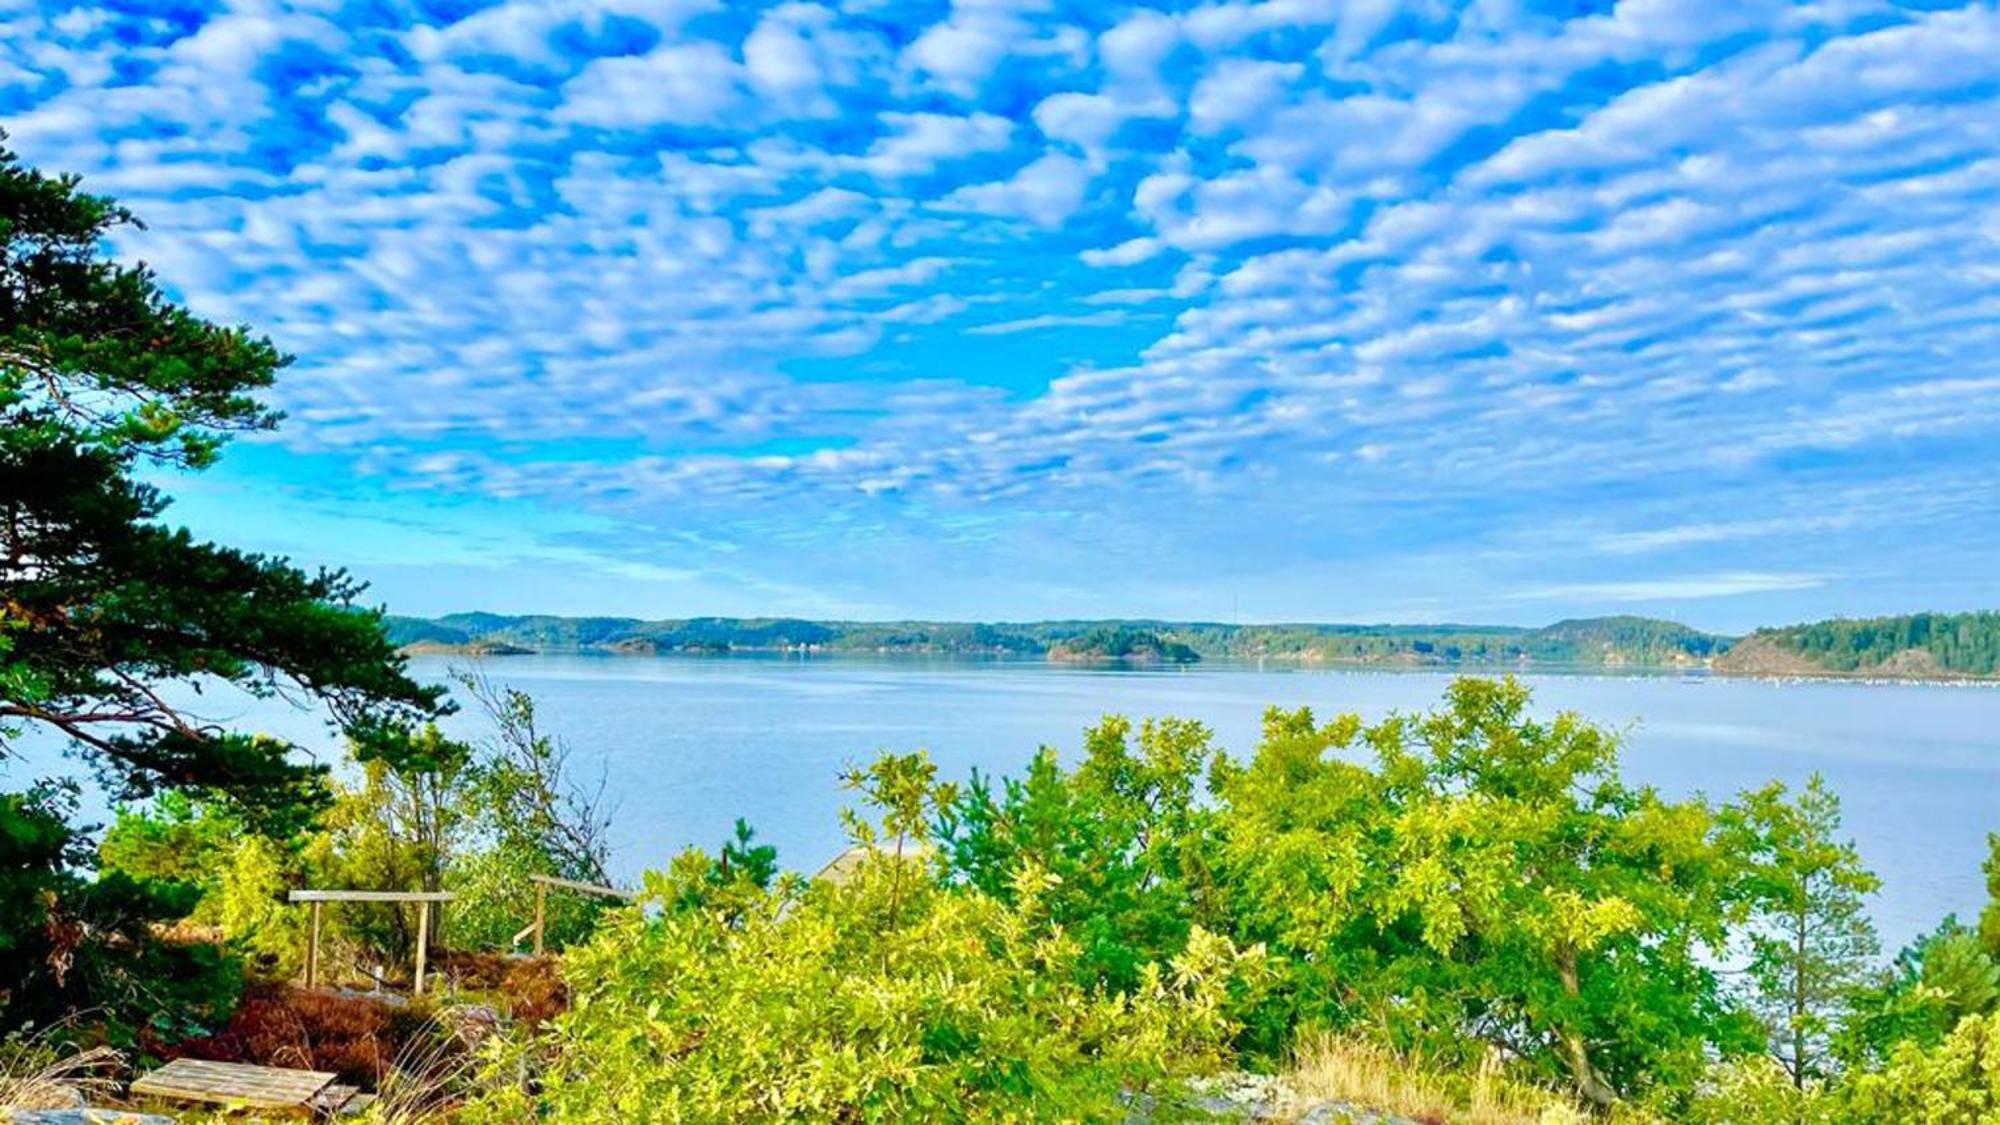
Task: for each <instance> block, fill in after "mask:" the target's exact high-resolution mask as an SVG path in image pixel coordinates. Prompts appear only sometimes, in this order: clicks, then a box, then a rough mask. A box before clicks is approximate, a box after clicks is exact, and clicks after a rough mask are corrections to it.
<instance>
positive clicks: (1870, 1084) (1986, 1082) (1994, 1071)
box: [1841, 1013, 2000, 1125]
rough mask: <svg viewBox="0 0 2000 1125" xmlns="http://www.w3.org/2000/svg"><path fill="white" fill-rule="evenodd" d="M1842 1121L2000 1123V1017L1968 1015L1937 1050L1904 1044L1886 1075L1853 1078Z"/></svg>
mask: <svg viewBox="0 0 2000 1125" xmlns="http://www.w3.org/2000/svg"><path fill="white" fill-rule="evenodd" d="M1841 1120H1842V1121H1846V1122H1854V1123H1855V1125H1994V1123H1995V1122H2000V1013H1996V1014H1993V1015H1983V1016H1967V1017H1966V1018H1965V1019H1963V1020H1961V1021H1959V1024H1958V1026H1957V1027H1956V1028H1955V1029H1953V1030H1952V1032H1951V1034H1949V1035H1947V1036H1945V1038H1944V1039H1943V1041H1941V1042H1940V1043H1938V1044H1937V1045H1936V1046H1933V1047H1930V1048H1928V1049H1927V1048H1925V1047H1923V1046H1922V1045H1920V1044H1919V1043H1917V1042H1915V1041H1905V1042H1903V1043H1901V1044H1899V1045H1898V1046H1897V1047H1896V1048H1895V1050H1894V1051H1893V1052H1891V1053H1890V1055H1889V1061H1888V1064H1887V1065H1886V1066H1884V1067H1883V1068H1882V1069H1881V1070H1880V1071H1875V1072H1869V1073H1862V1074H1857V1075H1855V1076H1854V1077H1853V1079H1852V1081H1851V1083H1850V1088H1849V1090H1848V1092H1847V1097H1846V1101H1845V1104H1844V1105H1843V1107H1842V1117H1841Z"/></svg>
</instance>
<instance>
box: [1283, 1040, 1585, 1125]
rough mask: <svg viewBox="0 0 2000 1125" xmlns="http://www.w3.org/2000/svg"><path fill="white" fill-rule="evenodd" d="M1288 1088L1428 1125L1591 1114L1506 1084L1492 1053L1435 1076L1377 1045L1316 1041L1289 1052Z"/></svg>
mask: <svg viewBox="0 0 2000 1125" xmlns="http://www.w3.org/2000/svg"><path fill="white" fill-rule="evenodd" d="M1286 1083H1287V1085H1289V1086H1290V1087H1291V1088H1292V1090H1293V1091H1294V1092H1295V1093H1296V1094H1297V1095H1298V1096H1299V1097H1300V1098H1302V1099H1304V1100H1305V1101H1306V1102H1308V1103H1311V1102H1318V1101H1341V1102H1352V1103H1353V1104H1355V1105H1357V1106H1361V1107H1365V1108H1367V1109H1372V1110H1377V1111H1383V1112H1388V1113H1395V1114H1400V1115H1401V1116H1404V1117H1409V1118H1412V1119H1414V1120H1416V1121H1420V1122H1425V1123H1426V1125H1444V1123H1446V1122H1449V1123H1450V1125H1581V1123H1583V1122H1585V1121H1588V1120H1589V1115H1588V1114H1586V1113H1585V1112H1584V1111H1583V1110H1582V1109H1581V1108H1579V1107H1578V1106H1577V1105H1575V1104H1574V1103H1572V1102H1570V1101H1568V1100H1566V1099H1564V1098H1562V1097H1561V1096H1559V1095H1557V1094H1555V1093H1553V1092H1552V1091H1549V1090H1545V1089H1543V1088H1541V1087H1539V1086H1535V1085H1533V1084H1530V1083H1526V1082H1522V1081H1520V1080H1519V1079H1517V1078H1513V1077H1510V1076H1509V1075H1508V1074H1507V1073H1506V1068H1505V1066H1504V1065H1503V1064H1502V1062H1501V1060H1500V1058H1499V1056H1498V1055H1497V1054H1488V1055H1487V1057H1486V1058H1485V1059H1483V1060H1482V1061H1481V1062H1480V1065H1479V1067H1478V1068H1477V1069H1476V1070H1474V1071H1473V1072H1472V1073H1470V1074H1464V1073H1454V1072H1450V1071H1444V1070H1439V1069H1434V1068H1432V1067H1429V1066H1426V1065H1424V1064H1423V1063H1422V1062H1421V1061H1420V1060H1415V1059H1410V1058H1406V1057H1404V1056H1402V1055H1399V1054H1397V1053H1396V1052H1395V1051H1392V1050H1390V1049H1389V1048H1387V1047H1384V1046H1382V1045H1380V1044H1378V1043H1373V1042H1370V1041H1367V1040H1364V1039H1357V1038H1353V1037H1351V1036H1341V1035H1318V1036H1313V1037H1311V1038H1308V1039H1307V1040H1305V1041H1304V1042H1302V1043H1300V1045H1299V1046H1298V1048H1297V1049H1296V1050H1295V1051H1294V1052H1293V1057H1292V1063H1291V1069H1290V1071H1289V1072H1288V1073H1287V1075H1286Z"/></svg>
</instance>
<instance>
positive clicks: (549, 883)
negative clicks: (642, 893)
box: [528, 875, 639, 898]
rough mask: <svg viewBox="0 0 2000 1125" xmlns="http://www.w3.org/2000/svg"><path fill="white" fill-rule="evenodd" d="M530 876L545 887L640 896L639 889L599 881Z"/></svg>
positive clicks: (585, 892)
mask: <svg viewBox="0 0 2000 1125" xmlns="http://www.w3.org/2000/svg"><path fill="white" fill-rule="evenodd" d="M528 878H530V879H533V880H534V881H535V882H537V883H540V884H541V885H542V886H544V887H561V888H563V889H564V890H570V891H581V892H582V893H584V894H587V895H604V896H605V897H607V898H638V897H639V892H638V891H621V890H619V889H618V888H617V887H607V886H603V885H602V884H599V883H579V882H577V881H576V880H575V879H558V878H556V877H555V876H554V875H530V876H528Z"/></svg>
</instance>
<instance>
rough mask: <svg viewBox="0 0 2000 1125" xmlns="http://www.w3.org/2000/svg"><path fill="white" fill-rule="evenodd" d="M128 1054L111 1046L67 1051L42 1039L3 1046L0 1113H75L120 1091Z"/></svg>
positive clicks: (10, 1042)
mask: <svg viewBox="0 0 2000 1125" xmlns="http://www.w3.org/2000/svg"><path fill="white" fill-rule="evenodd" d="M124 1070H125V1056H124V1055H123V1054H122V1053H120V1052H118V1051H114V1050H112V1049H111V1048H109V1047H91V1048H88V1049H86V1050H81V1051H67V1052H66V1051H63V1050H61V1049H59V1048H58V1047H57V1046H56V1045H55V1044H54V1043H52V1042H50V1041H49V1040H47V1039H46V1038H44V1037H42V1036H36V1037H34V1038H31V1039H26V1040H15V1039H9V1040H7V1041H6V1042H5V1043H4V1044H0V1110H9V1109H72V1108H75V1107H76V1106H79V1105H85V1104H88V1103H90V1102H92V1101H101V1100H104V1099H107V1098H110V1097H112V1096H115V1095H116V1094H117V1093H118V1089H119V1077H120V1075H122V1074H123V1073H124Z"/></svg>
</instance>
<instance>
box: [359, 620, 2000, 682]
mask: <svg viewBox="0 0 2000 1125" xmlns="http://www.w3.org/2000/svg"><path fill="white" fill-rule="evenodd" d="M383 626H384V630H385V632H386V633H387V635H388V637H389V639H390V640H391V641H392V642H394V643H396V644H397V645H398V646H400V647H402V648H403V650H404V651H406V652H410V653H416V654H426V655H449V656H467V657H487V656H495V657H497V656H516V655H528V654H531V653H539V652H551V653H584V652H595V653H604V654H620V655H633V656H717V655H736V654H742V655H753V654H755V655H767V656H768V655H802V656H811V657H822V658H823V657H830V656H862V657H868V656H873V657H915V658H932V659H936V658H948V659H967V660H1024V661H1036V662H1043V663H1050V664H1063V665H1071V666H1078V667H1106V668H1134V667H1147V668H1151V667H1186V666H1189V665H1194V664H1199V663H1202V662H1205V661H1217V660H1220V661H1239V662H1261V663H1264V664H1269V665H1278V666H1291V667H1298V668H1355V669H1378V670H1391V671H1424V670H1429V671H1438V670H1442V671H1465V672H1487V673H1493V672H1506V671H1516V672H1597V673H1607V674H1619V673H1626V674H1633V675H1662V674H1664V675H1673V674H1701V675H1713V676H1717V677H1723V678H1730V679H1767V680H1778V681H1785V680H1807V679H1813V680H1838V681H1842V682H1854V683H1936V684H1960V683H1993V682H2000V613H1962V614H1932V613H1920V614H1909V615H1905V616H1902V617H1887V618H1870V619H1861V620H1856V619H1849V618H1834V619H1831V620H1828V621H1821V622H1814V623H1809V624H1804V625H1790V626H1782V627H1775V628H1763V629H1758V630H1756V631H1755V632H1752V633H1751V634H1749V635H1748V636H1743V637H1732V636H1726V635H1723V634H1718V633H1707V632H1703V631H1701V630H1699V629H1695V628H1692V627H1690V626H1687V625H1683V624H1681V623H1679V622H1675V621H1665V620H1660V619H1657V618H1648V617H1636V616H1629V615H1627V616H1614V617H1586V618H1571V619H1568V620H1563V621H1558V622H1555V623H1554V624H1551V625H1545V626H1541V627H1539V628H1532V627H1527V626H1516V625H1465V624H1438V625H1391V624H1378V625H1348V624H1314V623H1292V624H1286V623H1276V624H1252V625H1243V624H1235V623H1223V622H1214V621H1163V620H1152V619H1144V618H1131V619H1108V620H1045V621H1021V622H970V621H814V620H808V619H804V618H792V617H692V618H680V619H671V620H646V619H642V618H636V617H558V616H551V615H546V614H497V613H456V614H448V615H446V616H444V617H439V618H419V617H394V616H392V617H387V618H385V619H384V621H383Z"/></svg>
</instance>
